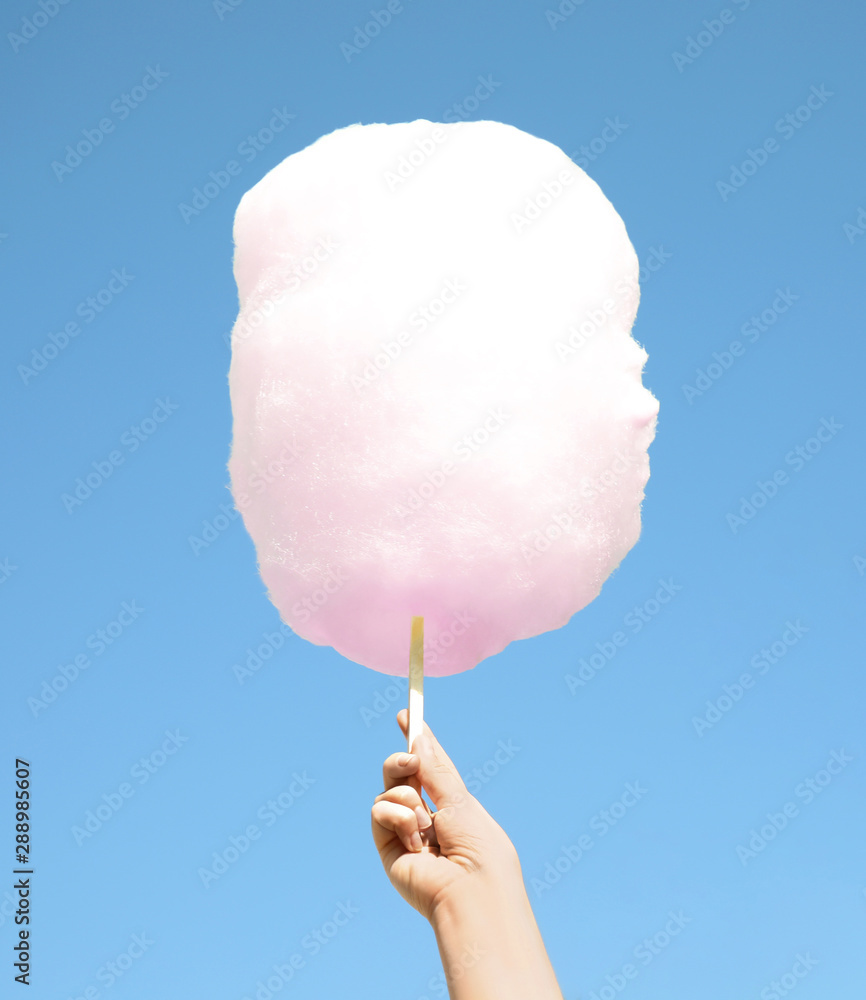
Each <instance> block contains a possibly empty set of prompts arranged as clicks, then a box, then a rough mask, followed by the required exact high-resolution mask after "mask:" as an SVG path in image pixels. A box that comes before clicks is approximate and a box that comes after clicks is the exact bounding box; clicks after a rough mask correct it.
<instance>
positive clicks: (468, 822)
mask: <svg viewBox="0 0 866 1000" xmlns="http://www.w3.org/2000/svg"><path fill="white" fill-rule="evenodd" d="M408 721H409V713H408V711H407V710H406V709H403V710H402V711H400V712H399V713H398V714H397V722H398V724H399V726H400V728H401V729H402V730H403V735H404V737H405V736H406V733H407V727H408ZM412 751H413V753H412V754H407V753H405V752H402V753H393V754H391V756H390V757H388V758H386V760H385V763H384V765H383V768H382V777H383V783H384V788H385V790H384V791H383V792H382V793H381V794H380V795H377V796H376V799H375V801H374V803H373V808H372V811H371V820H372V827H373V840H374V842H375V844H376V848H377V850H378V851H379V857H380V858H381V859H382V865H383V867H384V868H385V871H386V872H387V874H388V878H389V879H390V880H391V884H392V885H393V886H394V888H395V889H396V890H397V891H398V892H399V893H400V895H401V896H402V897H403V898H404V899H405V900H406V901H407V902H408V903H409V904H410V905H411V906H413V907H414V908H415V909H416V910H418V912H419V913H420V914H421V915H422V916H424V917H426V919H427V920H428V921H429V922H430V925H431V926H432V928H433V931H434V933H435V935H436V942H437V944H438V946H439V955H440V957H441V959H442V967H443V969H444V970H445V977H446V981H447V983H448V991H449V995H450V997H451V1000H494V998H495V1000H529V998H531V1000H563V998H562V992H561V991H560V989H559V986H558V985H557V982H556V976H555V974H554V972H553V968H552V966H551V964H550V960H549V958H548V957H547V951H546V950H545V947H544V942H543V941H542V939H541V934H540V932H539V930H538V925H537V924H536V922H535V917H534V915H533V912H532V907H531V905H530V903H529V897H528V896H527V894H526V888H525V886H524V883H523V873H522V871H521V868H520V859H519V858H518V856H517V851H516V850H515V848H514V845H513V844H512V843H511V841H510V840H509V838H508V835H507V834H506V833H505V831H504V830H503V829H502V827H501V826H500V825H499V824H498V823H497V822H496V821H495V820H494V819H493V818H492V817H491V816H490V815H489V813H488V812H487V811H486V810H485V809H484V807H483V806H482V805H481V803H480V802H479V801H478V800H477V799H476V798H475V797H474V796H473V795H470V793H469V792H468V791H467V789H466V785H465V784H464V782H463V779H462V778H461V777H460V775H459V773H458V771H457V768H456V767H455V766H454V764H453V763H452V761H451V759H450V758H449V757H448V755H447V754H446V753H445V751H444V750H443V749H442V747H441V746H440V744H439V742H438V740H437V739H436V737H435V736H434V735H433V733H432V732H431V730H430V727H429V726H428V725H427V724H426V723H425V724H424V731H423V732H422V733H421V734H420V735H419V736H418V737H417V738H416V739H415V743H414V745H413V746H412ZM420 789H423V790H424V791H425V792H426V793H427V795H428V796H429V797H430V799H431V801H432V802H433V804H434V806H435V807H436V811H435V812H431V811H430V809H429V807H428V806H427V804H426V802H424V800H423V798H422V797H421V794H420ZM422 817H423V820H422Z"/></svg>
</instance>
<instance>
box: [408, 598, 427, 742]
mask: <svg viewBox="0 0 866 1000" xmlns="http://www.w3.org/2000/svg"><path fill="white" fill-rule="evenodd" d="M423 729H424V618H423V617H419V616H415V617H413V618H412V639H411V642H410V644H409V732H408V737H407V740H408V744H409V745H408V747H407V749H408V751H409V753H411V752H412V744H413V743H414V742H415V737H416V736H420V735H421V733H422V731H423Z"/></svg>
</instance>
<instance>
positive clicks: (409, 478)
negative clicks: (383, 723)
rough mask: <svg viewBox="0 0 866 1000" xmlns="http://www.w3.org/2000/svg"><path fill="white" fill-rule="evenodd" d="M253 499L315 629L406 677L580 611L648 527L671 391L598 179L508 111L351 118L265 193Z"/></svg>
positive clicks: (243, 470) (244, 438) (240, 479)
mask: <svg viewBox="0 0 866 1000" xmlns="http://www.w3.org/2000/svg"><path fill="white" fill-rule="evenodd" d="M234 238H235V244H236V250H235V259H234V272H235V278H236V281H237V285H238V293H239V298H240V312H239V315H238V318H237V322H236V324H235V326H234V329H233V331H232V361H231V371H230V375H229V382H230V391H231V403H232V411H233V414H234V440H233V445H232V451H231V458H230V461H229V472H230V476H231V486H232V491H233V494H234V497H235V503H236V505H237V507H238V509H239V510H240V511H241V513H242V515H243V519H244V523H245V525H246V527H247V530H248V531H249V533H250V535H251V536H252V539H253V541H254V542H255V545H256V550H257V554H258V560H259V569H260V572H261V576H262V579H263V580H264V582H265V584H266V586H267V588H268V593H269V596H270V599H271V600H272V601H273V603H274V604H275V605H276V607H277V609H278V610H279V612H280V615H281V617H282V619H283V621H285V622H286V623H287V624H288V625H290V626H291V627H292V628H293V629H294V630H295V631H296V632H297V633H298V634H299V635H301V636H303V637H304V638H305V639H308V640H310V641H311V642H314V643H317V644H320V645H330V646H333V647H334V648H335V649H336V650H338V651H339V652H340V653H342V654H343V655H344V656H346V657H348V658H349V659H350V660H355V661H357V662H358V663H362V664H364V665H365V666H368V667H372V668H373V669H374V670H379V671H382V672H383V673H387V674H399V675H406V674H407V673H408V650H409V631H410V621H411V617H412V616H413V615H423V616H424V620H425V672H426V673H427V674H429V675H433V676H444V675H446V674H452V673H456V672H458V671H461V670H466V669H469V668H470V667H474V666H475V665H476V664H477V663H478V662H479V661H481V660H483V659H484V658H485V657H488V656H492V655H493V654H494V653H497V652H499V651H500V650H501V649H503V648H504V647H505V646H506V645H507V644H508V643H509V642H510V641H511V640H513V639H525V638H527V637H529V636H533V635H538V634H539V633H540V632H545V631H548V630H549V629H555V628H559V627H560V626H562V625H565V624H566V622H568V620H569V618H570V617H571V616H572V615H573V614H574V613H575V612H576V611H579V610H580V609H581V608H583V607H584V606H585V605H586V604H588V603H589V602H590V601H591V600H593V598H595V597H596V596H597V594H598V593H599V591H600V589H601V586H602V583H603V582H604V580H605V579H606V578H607V576H608V575H609V574H610V573H611V571H612V570H614V569H615V568H616V567H617V566H618V565H619V563H620V561H621V560H622V559H623V557H624V556H625V554H626V553H627V552H628V551H629V549H630V548H631V547H632V546H633V545H634V543H635V542H636V541H637V538H638V535H639V534H640V505H641V501H642V499H643V495H644V487H645V485H646V482H647V479H648V477H649V461H648V457H647V448H648V446H649V444H650V442H651V441H652V439H653V437H654V434H655V425H656V414H657V412H658V401H657V400H656V399H655V398H654V397H653V396H652V394H651V393H650V392H649V391H648V390H647V389H645V388H644V387H643V385H642V383H641V373H642V369H643V365H644V363H645V361H646V359H647V354H646V352H645V351H644V350H643V348H642V347H640V346H639V345H638V344H637V343H636V342H635V341H634V340H633V339H632V337H631V327H632V324H633V322H634V319H635V314H636V312H637V306H638V299H639V288H638V261H637V258H636V255H635V252H634V249H633V247H632V245H631V242H630V241H629V238H628V235H627V233H626V229H625V226H624V224H623V222H622V220H621V219H620V217H619V215H618V214H617V212H616V211H615V209H614V208H613V206H612V205H611V203H610V202H609V201H608V200H607V198H606V197H605V196H604V194H603V193H602V191H601V189H600V188H599V186H598V185H597V184H596V183H595V182H594V181H593V180H591V179H590V177H589V176H588V175H587V174H585V173H584V172H583V171H582V170H581V169H580V168H579V167H577V166H575V164H574V163H573V162H572V161H571V160H570V159H569V158H568V157H567V156H566V155H565V153H563V152H562V150H560V149H559V148H557V147H556V146H554V145H552V144H551V143H549V142H546V141H544V140H542V139H538V138H535V137H533V136H531V135H528V134H527V133H525V132H522V131H520V130H519V129H517V128H514V127H513V126H510V125H503V124H500V123H498V122H490V121H483V122H471V123H469V122H461V123H458V124H450V125H444V124H434V123H431V122H428V121H423V120H421V121H414V122H409V123H402V124H396V125H378V124H377V125H351V126H349V127H348V128H342V129H338V130H337V131H335V132H332V133H330V134H329V135H326V136H324V137H323V138H321V139H319V140H318V141H316V142H314V143H313V144H312V145H311V146H308V147H307V148H306V149H303V150H301V151H300V152H298V153H295V154H293V155H292V156H289V157H288V158H287V159H285V160H283V162H282V163H280V164H279V165H278V166H276V167H275V168H274V169H273V170H271V171H270V173H268V174H267V175H266V176H265V177H263V178H262V180H260V181H259V182H258V183H257V184H256V185H255V186H254V187H253V188H252V189H251V190H249V191H248V192H247V193H246V194H245V195H244V197H243V198H242V200H241V202H240V205H239V206H238V210H237V214H236V217H235V226H234Z"/></svg>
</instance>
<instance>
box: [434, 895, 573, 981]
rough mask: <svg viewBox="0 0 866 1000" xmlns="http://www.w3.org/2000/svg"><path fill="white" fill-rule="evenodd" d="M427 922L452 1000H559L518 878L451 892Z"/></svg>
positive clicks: (544, 952)
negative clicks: (460, 893) (462, 892)
mask: <svg viewBox="0 0 866 1000" xmlns="http://www.w3.org/2000/svg"><path fill="white" fill-rule="evenodd" d="M431 924H432V926H433V930H434V931H435V933H436V942H437V944H438V945H439V955H440V957H441V959H442V968H443V969H444V970H445V978H446V981H447V983H448V993H449V996H450V997H451V1000H562V993H561V992H560V989H559V986H558V984H557V982H556V976H555V975H554V972H553V967H552V966H551V964H550V960H549V959H548V957H547V951H546V950H545V947H544V941H542V939H541V934H540V932H539V930H538V925H537V924H536V923H535V917H534V916H533V913H532V907H531V906H530V903H529V897H528V896H527V895H526V890H525V889H524V887H523V880H522V879H520V880H519V881H517V880H514V879H506V878H503V879H501V880H499V881H498V882H497V883H496V884H495V885H492V886H490V887H489V889H488V890H487V891H486V892H472V893H467V894H466V895H465V897H462V898H461V897H460V896H453V897H452V898H449V899H447V900H446V901H444V902H443V904H442V905H440V906H439V907H437V909H436V911H435V913H434V916H433V919H432V920H431Z"/></svg>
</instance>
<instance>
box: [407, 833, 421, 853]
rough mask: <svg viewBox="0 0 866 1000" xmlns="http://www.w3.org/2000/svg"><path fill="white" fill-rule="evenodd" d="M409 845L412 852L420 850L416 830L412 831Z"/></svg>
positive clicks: (419, 838) (419, 837) (418, 836)
mask: <svg viewBox="0 0 866 1000" xmlns="http://www.w3.org/2000/svg"><path fill="white" fill-rule="evenodd" d="M409 843H410V844H411V845H412V850H413V851H420V850H421V846H422V844H421V834H420V833H418V831H417V830H413V831H412V836H411V837H410V838H409Z"/></svg>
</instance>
